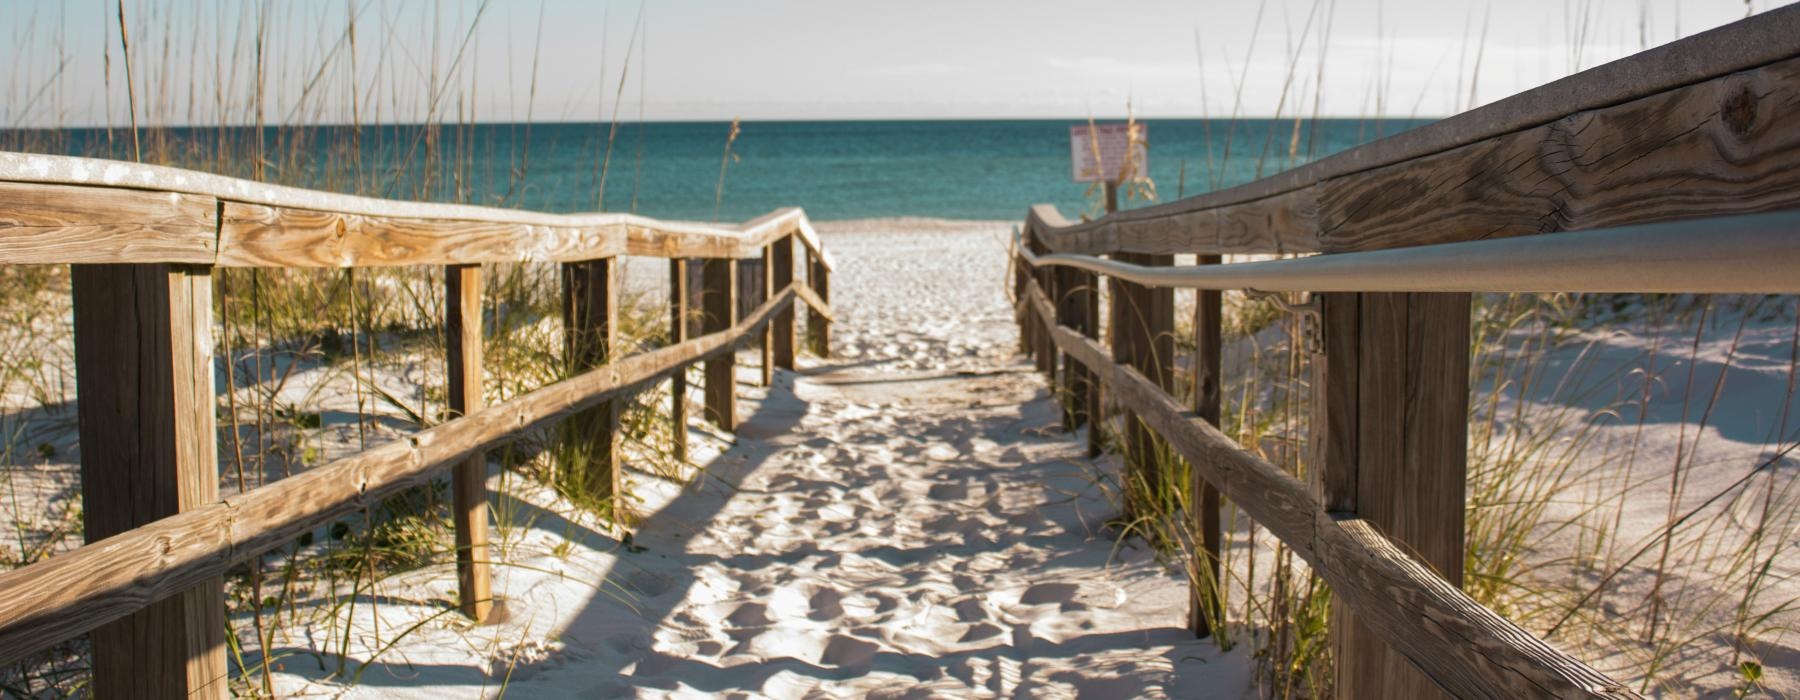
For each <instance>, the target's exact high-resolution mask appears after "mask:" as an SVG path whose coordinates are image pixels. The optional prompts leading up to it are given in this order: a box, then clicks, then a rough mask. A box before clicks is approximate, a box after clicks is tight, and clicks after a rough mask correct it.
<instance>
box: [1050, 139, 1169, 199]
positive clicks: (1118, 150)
mask: <svg viewBox="0 0 1800 700" xmlns="http://www.w3.org/2000/svg"><path fill="white" fill-rule="evenodd" d="M1149 136H1150V127H1149V126H1148V125H1145V124H1138V123H1135V122H1134V123H1128V124H1077V125H1074V126H1071V127H1069V162H1070V164H1071V165H1072V168H1073V172H1072V174H1073V176H1074V180H1075V181H1076V182H1100V183H1104V184H1105V186H1106V211H1107V212H1109V213H1110V212H1114V211H1118V209H1119V183H1121V182H1125V181H1128V180H1138V179H1142V178H1144V177H1146V176H1147V175H1148V174H1149V150H1150V149H1149V144H1150V139H1149Z"/></svg>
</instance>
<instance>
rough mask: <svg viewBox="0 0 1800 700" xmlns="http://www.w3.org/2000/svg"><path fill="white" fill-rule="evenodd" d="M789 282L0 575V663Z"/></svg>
mask: <svg viewBox="0 0 1800 700" xmlns="http://www.w3.org/2000/svg"><path fill="white" fill-rule="evenodd" d="M801 289H804V287H801V286H799V285H797V284H796V285H790V286H789V287H788V288H786V289H784V290H782V291H781V292H780V293H779V294H776V295H773V296H772V298H770V299H769V300H768V301H766V302H764V303H763V304H762V305H761V306H759V307H757V309H756V310H755V311H754V312H752V313H751V314H750V315H748V316H747V317H745V318H744V319H743V320H742V321H740V322H738V323H737V324H735V325H733V326H731V327H730V328H729V329H727V330H724V331H720V332H717V333H711V334H708V335H704V336H701V337H699V338H695V339H693V340H689V341H685V342H682V343H678V344H675V345H671V346H668V347H664V348H660V349H657V350H652V351H650V352H646V353H643V354H640V355H634V356H631V357H627V358H624V359H621V360H619V361H617V362H614V363H612V364H608V365H605V366H602V367H599V368H597V369H594V370H591V371H588V372H585V373H583V374H580V375H577V376H575V377H571V378H569V379H566V380H563V381H560V382H557V383H555V384H551V385H549V386H546V387H543V388H541V389H538V390H536V391H533V392H531V393H528V394H525V395H524V396H520V397H517V398H514V399H512V400H510V401H507V402H505V403H502V404H497V405H494V406H489V407H487V408H484V409H481V410H479V411H477V412H475V413H473V414H471V415H468V416H465V417H461V418H456V419H454V420H451V421H448V422H446V423H443V424H441V425H438V426H435V427H432V428H429V429H426V430H423V431H420V432H418V433H416V434H413V435H410V436H408V437H405V438H402V439H399V440H395V441H393V442H390V443H387V444H385V445H381V446H379V447H375V448H372V449H369V450H366V451H364V452H361V453H358V454H356V455H352V456H350V457H345V458H343V459H340V460H337V461H335V462H332V463H330V464H327V465H324V466H321V467H319V468H317V469H314V470H312V471H309V472H306V473H304V474H301V475H298V476H295V477H292V478H288V479H282V480H281V481H278V482H275V483H273V484H270V485H268V486H265V487H262V488H259V489H256V490H253V491H249V492H247V493H244V494H242V495H238V496H232V497H227V498H224V499H222V500H220V501H218V502H215V503H212V504H208V505H204V506H200V507H198V508H195V509H193V510H188V511H185V512H182V513H180V514H177V515H174V516H170V517H167V518H163V519H161V520H157V521H156V522H154V523H152V524H149V525H145V526H142V527H138V528H135V529H132V530H129V531H127V532H124V533H121V534H119V535H115V536H113V537H108V538H106V539H103V540H100V541H98V542H93V543H90V544H87V545H85V546H82V547H80V548H78V549H75V550H74V551H71V552H67V553H64V554H58V555H56V556H54V557H51V558H50V559H47V560H45V561H42V562H39V563H36V564H32V565H30V566H26V567H23V568H19V569H14V570H11V571H6V572H0V665H5V664H11V663H14V662H16V661H18V660H20V659H22V658H24V657H26V656H27V655H29V654H31V653H33V652H36V651H38V650H41V649H43V648H45V647H48V646H50V645H51V644H55V643H57V642H59V641H62V640H64V639H69V638H71V637H74V636H76V635H80V634H83V633H85V632H88V631H89V630H92V629H94V628H96V627H98V626H100V625H102V624H105V623H107V622H110V621H112V620H115V619H118V618H120V617H123V616H124V615H127V614H129V613H131V612H133V611H135V610H138V609H140V608H142V607H144V606H145V605H148V604H150V603H152V602H155V601H157V600H160V599H163V598H166V597H168V596H170V595H173V594H175V593H178V592H180V591H182V590H184V589H186V588H189V587H191V586H194V585H195V584H197V583H199V582H201V581H203V580H205V579H207V578H209V577H214V576H219V575H221V574H223V573H225V572H226V571H227V570H229V569H230V567H231V566H233V565H234V564H236V563H239V562H242V561H245V560H248V559H249V558H251V557H254V556H256V555H257V554H259V553H261V552H264V551H267V550H269V549H272V548H274V547H277V546H280V545H281V544H282V543H285V542H289V541H292V540H293V539H294V538H296V537H298V536H300V535H301V534H302V533H305V532H308V531H310V530H312V529H314V528H317V527H319V526H321V525H323V524H325V523H327V522H329V521H330V520H331V519H332V518H335V517H338V516H340V515H342V514H345V513H349V512H353V511H355V510H358V509H360V508H363V507H365V506H369V505H372V504H374V503H376V502H378V501H379V500H380V499H382V498H384V497H386V496H389V495H391V494H393V493H395V492H397V491H399V490H401V489H404V488H406V487H409V486H412V485H415V484H418V483H421V482H423V481H425V480H426V479H429V478H431V477H433V476H435V475H437V474H438V473H439V472H442V471H445V470H447V469H449V468H451V467H454V466H456V465H457V464H458V463H459V462H461V461H463V460H464V459H467V458H469V457H470V456H471V455H475V454H478V453H480V452H481V451H483V450H486V449H489V448H491V447H493V446H495V445H498V444H501V443H504V442H506V441H508V440H511V439H513V438H516V437H517V436H518V435H519V434H520V433H522V432H524V431H528V430H532V429H534V428H539V427H543V426H545V425H548V424H550V422H552V421H554V420H556V419H558V418H560V417H563V416H567V415H569V414H571V413H574V412H576V411H579V410H582V409H584V408H588V407H591V406H594V405H596V404H598V403H600V402H602V401H605V400H608V399H610V398H612V397H616V396H620V395H623V394H626V393H629V392H631V391H633V390H635V389H637V388H639V387H641V386H643V385H645V384H647V383H650V382H654V381H657V380H659V379H661V378H663V377H665V376H668V375H670V374H672V373H674V372H678V371H682V369H683V368H685V367H686V366H687V365H689V364H692V363H694V362H697V361H700V360H704V359H706V358H708V357H712V356H714V355H717V354H720V353H724V352H730V351H733V350H735V349H736V348H738V347H740V346H742V345H744V344H746V343H748V342H750V341H751V340H753V339H755V338H757V337H759V336H760V335H761V332H762V329H763V327H764V326H766V325H768V324H769V323H770V322H771V320H773V319H774V318H776V316H777V314H778V313H779V312H780V311H781V310H782V309H783V308H788V307H791V306H792V304H793V303H794V302H795V300H796V299H806V298H807V296H808V295H807V294H806V293H805V292H801V291H799V290H801ZM815 299H816V297H815ZM809 303H811V301H809ZM824 310H825V311H826V312H829V310H828V309H824Z"/></svg>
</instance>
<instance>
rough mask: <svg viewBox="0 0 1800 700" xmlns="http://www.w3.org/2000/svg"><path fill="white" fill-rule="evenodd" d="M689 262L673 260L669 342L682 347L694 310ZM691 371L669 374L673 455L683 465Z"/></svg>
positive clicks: (670, 282)
mask: <svg viewBox="0 0 1800 700" xmlns="http://www.w3.org/2000/svg"><path fill="white" fill-rule="evenodd" d="M688 278H689V275H688V261H687V259H686V258H672V259H670V260H669V343H670V344H671V345H679V344H681V343H682V342H683V341H686V340H687V339H688V321H689V318H688V317H689V316H692V315H693V314H692V310H691V309H690V308H689V307H688V300H689V299H690V298H692V295H691V293H690V290H689V289H688ZM687 394H688V384H687V368H685V367H683V368H681V369H680V370H678V371H676V372H674V373H671V374H670V375H669V454H670V455H671V456H673V457H674V458H675V461H676V462H677V463H679V464H686V463H687V459H688V424H687V422H688V412H687Z"/></svg>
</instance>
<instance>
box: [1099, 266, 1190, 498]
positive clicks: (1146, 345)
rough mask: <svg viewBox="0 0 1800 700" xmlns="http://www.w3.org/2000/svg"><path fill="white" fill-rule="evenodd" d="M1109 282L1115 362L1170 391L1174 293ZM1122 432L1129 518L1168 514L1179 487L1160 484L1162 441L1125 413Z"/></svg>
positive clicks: (1127, 411)
mask: <svg viewBox="0 0 1800 700" xmlns="http://www.w3.org/2000/svg"><path fill="white" fill-rule="evenodd" d="M1113 258H1114V259H1115V260H1118V261H1119V262H1123V263H1128V264H1132V265H1142V266H1145V267H1158V266H1168V265H1171V264H1173V263H1174V256H1170V255H1148V254H1142V253H1119V254H1117V255H1114V256H1113ZM1111 282H1112V283H1113V290H1114V292H1113V294H1114V298H1115V302H1116V303H1115V305H1114V307H1113V309H1114V313H1115V315H1114V316H1113V328H1114V329H1115V335H1114V343H1115V344H1114V345H1113V358H1114V360H1115V361H1117V362H1120V363H1123V364H1125V365H1127V366H1130V367H1132V368H1134V369H1136V370H1137V371H1138V372H1141V373H1143V375H1144V376H1146V377H1149V378H1150V380H1151V381H1152V382H1154V383H1155V384H1156V385H1157V386H1158V387H1161V388H1162V390H1163V391H1170V390H1172V389H1174V385H1175V370H1174V367H1175V290H1173V289H1168V288H1156V287H1145V286H1143V285H1139V284H1133V283H1131V282H1126V281H1123V280H1118V279H1113V280H1111ZM1123 428H1124V435H1123V436H1122V437H1123V438H1124V445H1125V467H1126V474H1127V476H1128V477H1129V479H1130V483H1131V488H1129V489H1127V498H1126V514H1127V518H1128V519H1129V518H1131V517H1132V516H1133V515H1134V514H1135V513H1138V512H1139V511H1138V510H1137V508H1140V507H1145V506H1147V509H1146V510H1144V511H1142V512H1148V513H1162V512H1168V511H1170V510H1172V509H1173V508H1172V506H1173V496H1174V495H1175V494H1174V492H1173V491H1172V488H1180V487H1179V486H1174V487H1171V486H1170V485H1169V484H1164V483H1163V481H1162V473H1163V470H1162V469H1160V468H1159V467H1158V465H1157V460H1159V459H1160V458H1161V455H1162V454H1163V452H1164V449H1163V445H1162V441H1161V440H1159V439H1158V438H1157V436H1156V434H1155V433H1153V432H1152V431H1151V430H1150V429H1149V427H1148V426H1146V425H1144V423H1143V421H1140V420H1138V416H1137V414H1136V413H1135V412H1133V411H1131V410H1130V409H1129V408H1127V409H1126V410H1125V411H1124V426H1123ZM1144 499H1150V500H1151V501H1152V503H1151V504H1143V503H1142V501H1143V500H1144Z"/></svg>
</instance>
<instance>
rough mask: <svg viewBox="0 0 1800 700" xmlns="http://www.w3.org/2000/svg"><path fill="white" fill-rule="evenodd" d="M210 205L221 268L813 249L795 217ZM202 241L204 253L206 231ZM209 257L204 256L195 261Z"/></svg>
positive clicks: (802, 219)
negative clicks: (400, 212) (722, 223)
mask: <svg viewBox="0 0 1800 700" xmlns="http://www.w3.org/2000/svg"><path fill="white" fill-rule="evenodd" d="M164 196H166V195H164ZM208 204H209V210H210V202H208ZM219 207H220V210H221V211H222V212H223V214H222V217H221V218H220V221H219V223H218V224H217V239H218V244H217V247H218V251H219V252H218V255H217V258H216V259H217V264H218V265H220V266H225V267H373V266H403V265H452V264H479V263H492V262H579V261H583V260H592V259H596V258H606V257H616V256H619V255H636V256H646V257H663V258H676V257H708V258H753V257H759V256H761V254H762V253H761V251H762V249H763V247H764V246H766V245H768V244H769V243H770V242H772V241H774V240H777V239H780V238H783V237H786V236H789V235H799V236H800V237H801V240H802V241H803V242H808V245H811V246H817V245H819V243H818V240H817V236H816V234H812V236H813V237H812V238H808V237H807V235H808V234H809V233H810V232H811V230H812V229H811V226H810V224H807V222H806V214H805V213H804V212H802V211H801V210H799V209H781V210H777V211H776V212H773V213H771V214H769V215H766V216H763V217H760V218H758V219H755V220H753V221H751V222H749V223H747V224H745V225H744V226H742V227H738V228H736V229H722V228H713V227H705V226H696V225H689V224H671V223H664V222H658V221H655V220H651V219H644V218H642V217H629V216H614V217H578V216H571V217H561V218H558V217H556V216H554V215H551V216H548V217H546V216H544V215H533V214H531V213H530V212H520V213H519V216H518V218H517V220H505V219H500V220H486V219H483V220H460V219H453V218H420V217H405V216H383V215H376V214H367V213H346V212H339V211H331V210H317V209H297V208H291V207H273V206H266V205H261V204H251V203H245V202H237V201H221V202H220V204H219ZM546 222H548V223H546ZM208 228H209V229H211V228H212V227H211V226H209V227H208ZM207 238H208V239H209V240H208V241H206V242H207V244H208V245H209V246H210V245H211V244H212V241H211V240H210V239H211V238H212V234H211V232H210V231H209V232H208V235H207ZM213 259H214V258H213V257H212V256H211V255H210V249H209V255H208V256H207V257H206V258H205V260H206V261H212V260H213ZM823 259H827V260H828V259H829V258H823Z"/></svg>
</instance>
